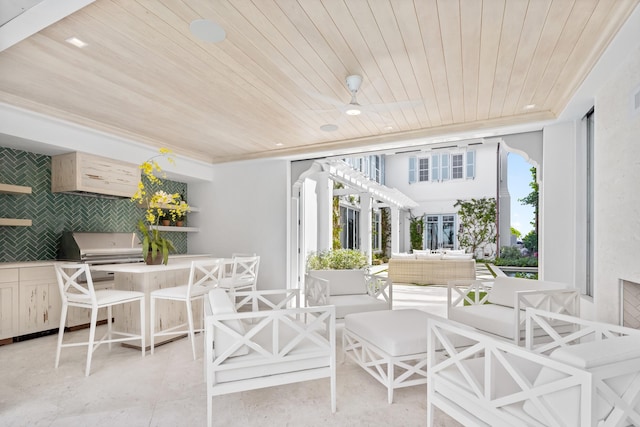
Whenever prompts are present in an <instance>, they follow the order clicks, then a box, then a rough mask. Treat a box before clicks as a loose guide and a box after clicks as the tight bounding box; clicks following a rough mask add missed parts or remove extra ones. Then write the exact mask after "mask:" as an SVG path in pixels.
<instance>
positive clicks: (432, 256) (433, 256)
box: [416, 253, 443, 259]
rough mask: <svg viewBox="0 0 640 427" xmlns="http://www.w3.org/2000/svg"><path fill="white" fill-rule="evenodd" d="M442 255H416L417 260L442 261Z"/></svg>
mask: <svg viewBox="0 0 640 427" xmlns="http://www.w3.org/2000/svg"><path fill="white" fill-rule="evenodd" d="M442 257H443V255H442V254H437V253H436V254H432V253H424V254H416V259H442Z"/></svg>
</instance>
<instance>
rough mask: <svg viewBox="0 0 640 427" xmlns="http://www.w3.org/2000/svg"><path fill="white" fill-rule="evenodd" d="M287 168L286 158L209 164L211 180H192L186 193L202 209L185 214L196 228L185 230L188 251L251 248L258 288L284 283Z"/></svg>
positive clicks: (217, 253) (223, 254) (227, 253)
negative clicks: (257, 261) (256, 260)
mask: <svg viewBox="0 0 640 427" xmlns="http://www.w3.org/2000/svg"><path fill="white" fill-rule="evenodd" d="M289 170H290V167H289V162H288V161H286V160H256V161H250V162H237V163H225V164H219V165H214V166H213V182H211V183H194V184H190V185H189V198H190V200H191V199H192V198H193V199H194V200H198V203H199V207H201V208H202V210H203V212H201V213H200V214H192V215H191V216H190V218H189V219H190V221H191V220H193V221H194V224H195V225H196V226H198V227H200V232H199V233H193V234H190V235H189V252H190V253H210V254H212V255H214V256H220V257H228V256H230V255H231V254H232V253H233V252H255V253H257V254H258V255H260V270H259V273H258V288H259V289H279V288H285V287H287V271H288V269H289V257H288V235H289V234H288V233H289V228H288V226H287V224H288V218H289V197H290V191H289V190H288V189H289ZM205 212H206V213H205Z"/></svg>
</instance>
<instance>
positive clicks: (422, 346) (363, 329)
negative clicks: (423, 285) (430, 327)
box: [344, 309, 433, 356]
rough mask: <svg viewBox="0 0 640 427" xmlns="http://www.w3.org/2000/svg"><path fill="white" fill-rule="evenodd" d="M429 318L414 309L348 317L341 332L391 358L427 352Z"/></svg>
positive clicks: (422, 312)
mask: <svg viewBox="0 0 640 427" xmlns="http://www.w3.org/2000/svg"><path fill="white" fill-rule="evenodd" d="M432 316H433V315H431V314H429V313H426V312H424V311H421V310H416V309H406V310H386V311H373V312H369V313H357V314H350V315H347V316H345V318H344V328H345V329H346V330H348V331H351V332H353V333H354V334H356V335H357V336H359V337H360V338H362V339H364V340H365V341H368V342H369V343H371V344H373V345H375V346H376V347H378V348H380V349H381V350H383V351H385V352H386V353H387V354H389V355H391V356H404V355H410V354H417V353H425V352H426V351H427V329H426V328H427V320H428V319H429V318H430V317H432Z"/></svg>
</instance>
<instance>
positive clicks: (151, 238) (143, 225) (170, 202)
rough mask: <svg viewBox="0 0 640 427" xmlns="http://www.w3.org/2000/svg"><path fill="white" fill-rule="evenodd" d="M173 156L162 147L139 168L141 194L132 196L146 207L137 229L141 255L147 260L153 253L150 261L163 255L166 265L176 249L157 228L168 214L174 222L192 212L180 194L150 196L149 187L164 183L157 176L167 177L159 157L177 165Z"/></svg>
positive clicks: (163, 193) (154, 194)
mask: <svg viewBox="0 0 640 427" xmlns="http://www.w3.org/2000/svg"><path fill="white" fill-rule="evenodd" d="M170 154H171V150H168V149H166V148H161V149H160V154H158V155H156V156H154V157H152V158H150V159H149V160H147V161H146V162H144V163H142V164H141V165H140V170H141V171H142V177H141V179H140V181H139V182H138V191H136V193H135V194H134V195H133V196H132V197H131V200H132V201H133V202H134V203H138V204H143V205H144V206H145V207H146V210H145V213H144V219H140V220H139V221H138V229H139V230H140V232H141V233H142V255H143V257H144V259H145V260H147V256H148V255H149V254H151V260H155V259H156V257H157V256H158V254H162V263H163V264H167V263H168V262H169V251H173V250H175V247H174V246H173V243H172V242H171V241H170V240H169V239H166V238H164V237H162V234H161V233H160V231H159V230H158V228H157V226H158V225H159V224H160V220H161V219H162V218H163V217H165V216H167V215H168V216H169V217H171V219H172V220H174V221H175V220H176V218H182V217H184V215H185V214H186V213H187V212H189V209H190V208H189V205H188V204H187V203H186V202H185V201H184V200H182V196H181V195H180V194H178V193H175V194H168V193H166V192H164V191H162V190H158V191H156V192H154V193H153V194H151V195H149V194H148V193H147V185H149V184H153V185H154V186H156V187H158V186H160V185H162V180H161V179H160V178H159V177H158V175H157V174H161V176H162V177H163V178H164V177H165V174H164V173H163V172H162V168H161V167H160V165H159V164H158V162H157V158H159V157H166V159H167V161H168V162H169V163H171V164H175V161H174V159H173V158H172V157H171V156H170ZM145 180H146V181H147V182H148V183H147V185H145V182H144V181H145ZM152 226H156V227H152Z"/></svg>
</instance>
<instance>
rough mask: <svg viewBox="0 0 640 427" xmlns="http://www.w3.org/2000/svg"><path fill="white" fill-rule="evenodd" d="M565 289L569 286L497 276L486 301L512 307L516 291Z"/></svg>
mask: <svg viewBox="0 0 640 427" xmlns="http://www.w3.org/2000/svg"><path fill="white" fill-rule="evenodd" d="M567 288H569V286H568V285H566V284H564V283H557V282H548V281H543V280H531V279H521V278H517V277H503V276H498V277H496V278H495V280H494V282H493V286H492V288H491V291H489V298H488V301H489V302H490V303H492V304H500V305H504V306H507V307H514V304H515V297H516V292H517V291H534V290H552V289H567Z"/></svg>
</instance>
